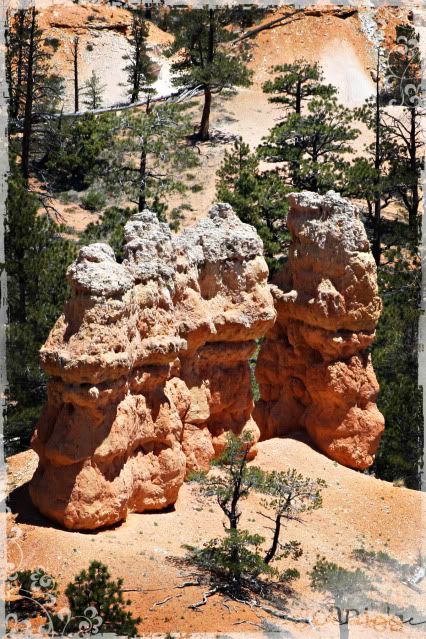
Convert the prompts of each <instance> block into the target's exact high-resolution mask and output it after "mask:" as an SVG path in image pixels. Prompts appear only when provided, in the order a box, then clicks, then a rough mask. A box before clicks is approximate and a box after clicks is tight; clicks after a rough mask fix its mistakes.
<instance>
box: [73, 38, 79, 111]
mask: <svg viewBox="0 0 426 639" xmlns="http://www.w3.org/2000/svg"><path fill="white" fill-rule="evenodd" d="M78 43H79V38H78V37H75V38H74V43H73V61H74V111H75V112H76V113H77V112H78V110H79V105H78V94H79V88H78Z"/></svg>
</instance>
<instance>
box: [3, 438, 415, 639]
mask: <svg viewBox="0 0 426 639" xmlns="http://www.w3.org/2000/svg"><path fill="white" fill-rule="evenodd" d="M36 459H37V458H36V455H35V454H34V453H33V452H31V451H28V452H25V453H21V454H19V455H16V456H15V457H12V458H10V459H9V460H8V469H9V490H10V502H9V503H10V508H11V513H10V514H9V515H8V530H9V535H10V540H9V544H8V551H9V561H10V565H11V568H12V567H13V565H15V566H16V565H18V566H19V567H20V568H35V567H36V566H39V565H41V566H43V567H44V568H45V569H46V570H47V571H48V572H50V573H51V574H52V575H53V576H54V577H56V578H57V579H58V582H59V589H60V590H61V591H63V590H64V587H65V585H66V584H67V583H68V582H69V581H70V580H71V579H72V578H73V577H74V576H75V575H76V574H77V572H78V571H80V570H81V569H82V568H84V567H87V566H88V563H89V562H90V560H92V559H101V560H102V561H104V562H105V563H106V564H107V565H108V566H109V568H110V571H111V573H112V575H113V576H114V577H118V576H121V577H123V579H124V584H125V588H128V589H131V590H133V589H134V590H136V592H130V593H129V596H130V597H131V599H132V601H133V604H132V610H133V611H134V612H135V614H140V615H141V616H142V617H143V623H142V624H141V627H140V630H141V633H146V634H149V633H166V632H168V631H175V632H177V631H179V632H182V633H189V632H212V633H229V632H241V633H243V635H242V636H245V637H246V636H249V633H251V632H256V631H257V632H259V631H260V628H259V624H260V623H261V618H262V617H263V616H264V615H265V613H263V612H261V611H259V610H258V609H256V608H253V609H250V608H249V607H247V606H243V605H241V604H238V603H235V602H229V601H228V602H226V601H224V600H223V599H222V598H221V597H220V596H214V597H212V598H211V599H210V600H209V603H208V604H207V605H206V606H204V607H203V608H201V609H200V610H199V612H196V611H193V610H191V609H189V608H188V606H189V605H190V604H191V603H194V602H196V601H198V600H200V598H201V595H202V592H203V590H205V589H206V588H205V587H204V588H201V587H188V588H183V589H178V588H176V586H178V585H179V584H181V583H182V582H183V581H185V580H188V579H189V577H188V575H190V574H191V572H192V571H191V568H190V567H182V566H179V565H177V563H176V558H181V557H183V556H184V554H185V550H184V548H183V547H182V546H183V544H193V545H201V544H203V543H204V542H206V541H207V540H209V539H211V538H213V537H215V536H221V535H222V534H223V526H222V523H223V516H222V513H221V511H220V510H219V508H218V506H217V504H216V503H214V502H212V503H206V501H205V499H204V500H201V499H200V498H199V492H198V489H197V484H185V485H184V486H183V488H182V490H181V492H180V495H179V498H178V501H177V503H176V507H175V508H172V509H170V510H169V511H168V512H161V513H146V514H133V515H130V516H129V518H128V520H127V521H126V522H125V523H123V524H122V525H120V526H117V527H115V528H112V529H108V530H103V531H99V532H97V533H92V532H91V533H79V532H68V531H66V530H60V529H58V528H56V527H55V526H54V525H53V524H52V523H51V522H49V521H48V520H46V519H45V518H44V517H42V516H41V515H39V514H38V513H37V512H36V511H35V509H34V507H33V506H32V505H31V502H30V501H29V498H28V491H27V481H28V480H29V479H30V477H31V475H32V473H33V472H34V469H35V465H36ZM252 463H254V464H257V465H259V466H260V467H261V468H263V469H267V470H272V469H277V470H285V469H287V468H289V467H295V468H296V469H297V470H298V471H299V472H301V473H303V474H304V475H308V476H311V477H320V478H322V479H325V480H326V482H327V488H326V489H325V490H324V503H323V507H322V508H321V509H320V510H318V511H315V512H314V513H312V514H310V515H306V516H305V517H304V519H303V521H302V522H297V521H291V522H288V525H286V527H285V532H284V537H285V539H286V540H290V539H296V540H299V541H300V542H301V543H302V546H303V549H304V554H303V556H302V557H301V558H300V559H299V561H298V562H297V567H298V569H299V570H300V573H301V578H300V579H299V580H298V581H296V582H295V585H294V591H293V592H292V593H289V596H288V601H287V605H288V612H289V613H290V614H292V615H296V616H297V615H300V616H305V615H309V616H311V617H312V620H313V623H314V626H315V630H313V629H312V628H309V627H306V626H305V624H295V623H292V622H283V621H281V620H277V619H275V620H274V623H275V622H277V623H279V624H280V625H281V626H282V627H283V628H285V629H286V631H287V632H288V633H289V634H288V635H284V636H286V637H287V636H288V637H299V636H301V637H313V636H315V637H321V638H324V639H325V638H327V639H333V638H334V637H336V638H337V637H338V636H339V633H338V626H337V624H336V623H335V621H334V613H333V611H332V609H329V608H328V606H329V602H328V601H329V600H327V597H326V595H323V594H320V593H316V592H313V591H312V590H311V588H310V580H309V575H308V573H309V571H310V570H311V568H312V566H313V564H314V563H315V561H316V559H317V556H318V555H320V556H324V557H326V558H327V559H328V560H330V561H334V562H336V563H338V564H339V565H341V566H344V567H346V568H351V569H354V568H360V569H362V570H364V571H365V572H366V573H367V574H368V575H369V576H370V577H372V578H373V579H374V581H375V584H376V588H377V590H376V591H372V592H371V593H368V595H369V596H370V597H371V599H374V600H375V601H376V602H381V605H382V607H383V608H384V610H386V604H388V605H389V614H385V613H379V612H377V611H376V612H369V613H364V614H363V615H360V616H359V617H358V618H357V619H355V620H353V621H351V634H350V636H351V637H354V638H358V637H360V638H365V639H367V637H368V639H374V638H376V637H377V638H378V637H382V638H383V637H395V638H396V637H418V638H419V639H420V637H421V636H422V632H421V630H420V629H421V628H422V627H423V626H421V625H419V626H418V627H417V628H418V629H417V630H415V629H414V627H410V624H407V623H406V624H403V623H402V622H401V620H400V619H398V618H397V617H395V613H401V611H402V614H404V619H408V618H409V617H410V615H411V616H412V617H413V620H414V621H419V620H420V621H421V620H422V619H426V610H425V597H424V588H425V586H424V582H420V583H419V584H418V587H416V588H417V589H412V588H411V587H409V586H408V585H405V584H404V583H403V579H402V577H401V574H399V573H398V571H396V570H394V569H390V568H387V567H386V565H385V564H383V563H379V562H373V563H372V562H370V565H365V564H364V563H361V562H360V561H358V560H355V559H354V558H353V556H352V553H353V551H354V550H355V549H357V548H361V547H364V548H365V549H366V550H368V551H375V552H379V551H382V552H384V553H387V554H388V555H389V556H391V557H393V558H395V559H396V560H398V561H399V562H400V563H401V564H410V565H411V566H414V565H415V563H416V560H417V558H418V556H419V554H421V553H422V554H423V556H424V555H425V554H426V552H425V548H422V540H421V530H422V528H421V527H422V509H423V514H424V512H425V505H426V501H425V495H422V494H421V493H419V492H415V491H412V490H407V489H405V488H401V487H396V486H393V485H392V484H390V483H387V482H384V481H381V480H377V479H375V478H374V477H371V476H367V475H364V474H360V473H358V472H355V471H353V470H350V469H348V468H344V467H342V466H339V465H338V464H337V463H335V462H332V461H330V460H329V459H327V458H325V457H324V456H323V455H321V454H319V453H318V452H316V451H315V450H313V449H312V448H311V447H310V446H309V445H308V444H306V443H304V442H302V441H298V440H295V439H282V440H277V439H275V440H270V441H267V442H264V443H262V444H260V445H259V454H258V456H257V458H256V459H255V461H254V462H252ZM261 510H262V507H261V505H260V503H259V499H258V498H257V497H256V496H250V497H249V499H248V500H247V501H246V502H244V514H243V517H242V521H241V525H242V527H243V528H247V529H249V530H250V531H252V532H258V533H260V534H262V535H264V536H265V537H266V538H268V539H269V536H270V531H269V530H268V527H267V524H268V522H267V520H265V519H264V518H263V517H261V516H259V514H258V512H259V511H261ZM265 524H266V525H265ZM278 565H279V567H280V568H281V569H285V568H288V567H289V566H295V562H294V561H290V560H281V561H280V562H279V564H278ZM169 597H170V599H168V598H169ZM164 600H167V601H165V603H163V604H158V605H155V604H156V603H157V602H162V601H164ZM327 602H328V603H327ZM59 603H60V604H65V603H66V602H65V600H64V599H63V598H60V600H59ZM404 611H406V612H404ZM239 622H244V623H239ZM252 624H255V625H252ZM183 636H185V634H184V635H183ZM213 636H217V634H216V635H213ZM257 636H260V635H259V634H258V635H257Z"/></svg>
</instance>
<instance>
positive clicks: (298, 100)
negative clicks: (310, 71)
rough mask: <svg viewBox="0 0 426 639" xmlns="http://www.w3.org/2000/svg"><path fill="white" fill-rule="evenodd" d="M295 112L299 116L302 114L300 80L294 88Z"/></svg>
mask: <svg viewBox="0 0 426 639" xmlns="http://www.w3.org/2000/svg"><path fill="white" fill-rule="evenodd" d="M295 112H296V113H297V115H300V114H301V113H302V83H301V81H300V80H298V82H297V88H296V107H295Z"/></svg>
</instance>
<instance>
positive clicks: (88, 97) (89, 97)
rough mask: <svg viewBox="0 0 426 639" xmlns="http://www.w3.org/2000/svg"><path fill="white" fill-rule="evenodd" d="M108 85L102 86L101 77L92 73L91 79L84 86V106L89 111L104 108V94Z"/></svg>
mask: <svg viewBox="0 0 426 639" xmlns="http://www.w3.org/2000/svg"><path fill="white" fill-rule="evenodd" d="M105 88H106V85H105V84H102V82H101V79H100V77H99V76H98V75H97V74H96V73H95V71H92V73H91V75H90V77H89V79H88V80H86V82H85V83H84V84H83V87H82V94H83V96H84V100H83V104H84V106H86V107H87V108H89V109H99V107H101V106H102V100H103V94H104V91H105Z"/></svg>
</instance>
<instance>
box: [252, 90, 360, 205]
mask: <svg viewBox="0 0 426 639" xmlns="http://www.w3.org/2000/svg"><path fill="white" fill-rule="evenodd" d="M352 121H353V114H352V112H351V111H350V110H349V109H347V108H345V107H343V106H341V105H339V104H338V103H337V100H336V98H334V97H332V98H313V99H312V100H311V101H310V102H309V104H308V108H307V113H306V114H303V113H302V114H298V113H291V114H290V115H289V116H288V117H287V119H286V120H284V121H283V122H281V123H279V124H277V125H275V126H274V127H273V128H272V130H271V132H270V134H269V135H268V136H267V137H266V138H265V139H264V141H263V143H262V145H261V146H260V147H259V149H258V152H259V156H260V157H261V158H264V159H265V160H266V161H267V162H273V163H278V165H281V166H279V168H280V170H281V172H282V174H283V176H284V177H285V179H286V180H287V181H288V182H289V183H290V184H292V185H293V186H294V187H295V188H298V189H307V190H309V191H315V192H319V193H324V192H326V191H328V190H329V189H331V188H333V189H334V190H340V189H341V188H342V186H343V185H344V183H345V179H346V178H345V172H346V170H347V167H348V162H346V161H345V160H344V157H343V156H344V155H345V154H347V153H350V152H351V151H352V147H351V145H350V142H352V141H353V140H355V139H356V138H357V136H358V135H359V131H358V130H357V129H354V128H353V127H352V126H351V124H352Z"/></svg>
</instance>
